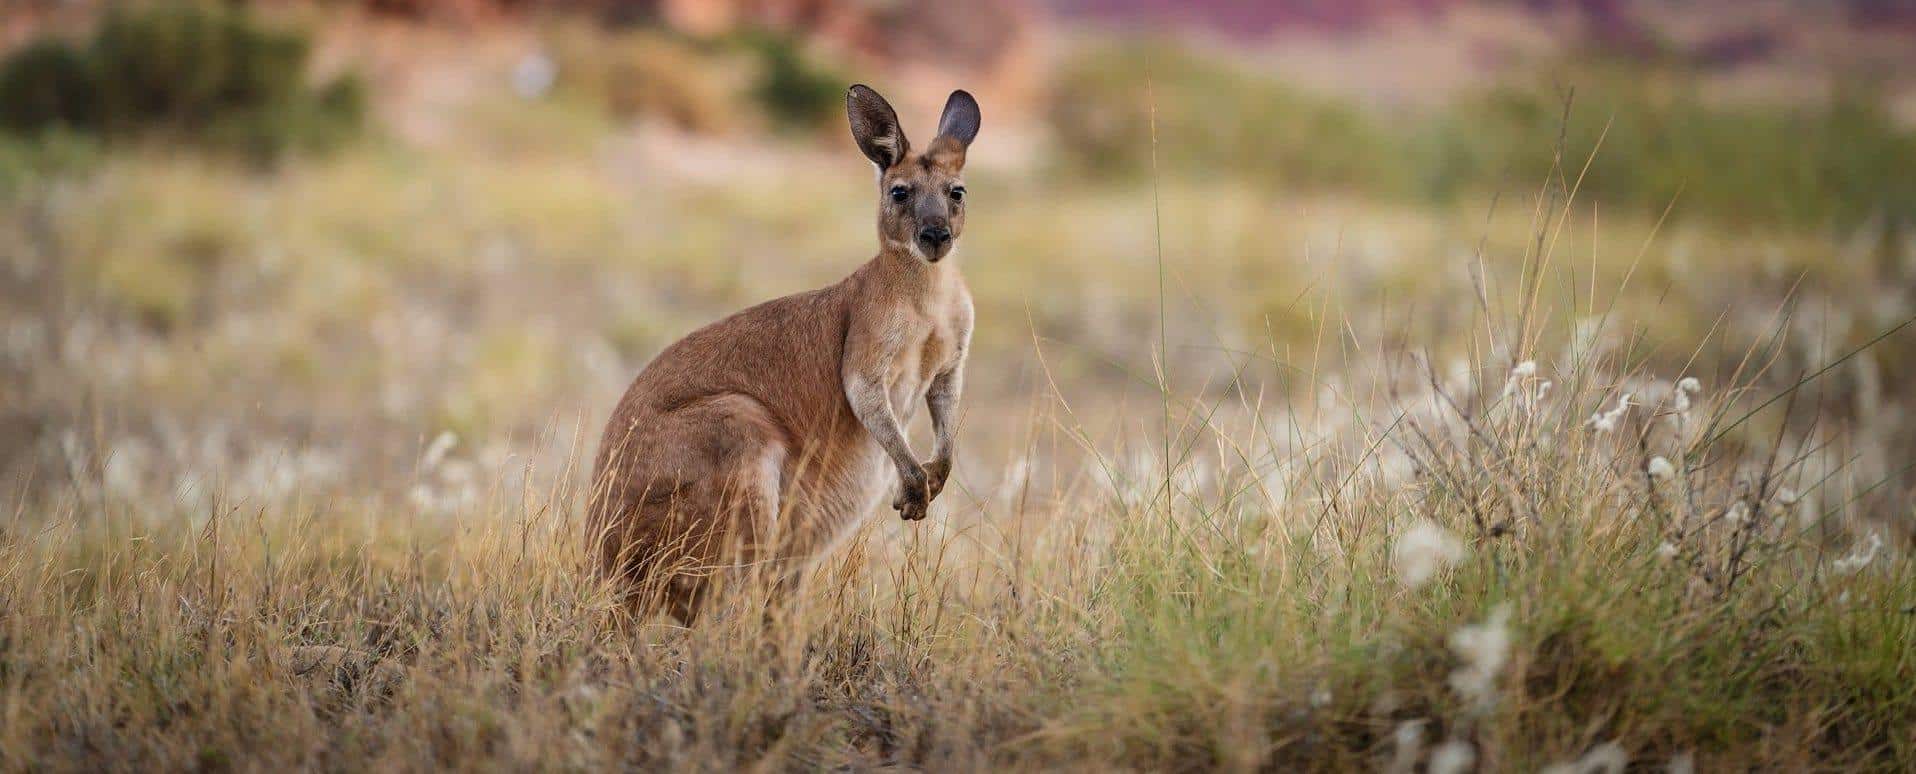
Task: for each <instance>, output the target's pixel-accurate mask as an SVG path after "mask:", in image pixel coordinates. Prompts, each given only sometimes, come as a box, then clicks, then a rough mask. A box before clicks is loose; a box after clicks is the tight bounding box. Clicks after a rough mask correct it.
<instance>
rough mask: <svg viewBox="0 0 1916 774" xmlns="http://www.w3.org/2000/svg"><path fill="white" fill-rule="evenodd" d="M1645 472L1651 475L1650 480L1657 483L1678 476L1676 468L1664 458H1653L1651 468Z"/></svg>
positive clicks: (1647, 468)
mask: <svg viewBox="0 0 1916 774" xmlns="http://www.w3.org/2000/svg"><path fill="white" fill-rule="evenodd" d="M1644 470H1645V472H1647V473H1649V474H1650V478H1652V479H1655V480H1657V481H1668V480H1670V478H1671V477H1673V476H1675V475H1676V466H1675V465H1672V464H1670V461H1669V460H1667V459H1664V458H1662V457H1651V458H1650V464H1649V466H1648V467H1646V468H1644Z"/></svg>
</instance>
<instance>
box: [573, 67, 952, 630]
mask: <svg viewBox="0 0 1916 774" xmlns="http://www.w3.org/2000/svg"><path fill="white" fill-rule="evenodd" d="M845 107H846V113H847V115H848V116H849V118H850V119H851V130H852V137H853V139H855V140H856V141H857V144H858V148H859V150H861V151H863V152H864V154H865V156H866V158H869V159H871V161H872V163H873V164H875V165H876V166H877V167H878V253H877V255H875V256H873V257H872V258H871V259H870V260H868V261H866V262H865V263H864V265H862V266H860V267H858V268H857V269H856V270H854V271H853V272H852V273H851V275H850V276H847V277H846V278H844V279H843V280H840V281H839V282H837V283H836V284H833V285H831V286H828V287H824V288H820V289H817V290H813V291H809V292H805V293H798V294H796V295H790V296H785V297H783V298H778V299H774V300H771V301H767V302H764V303H762V304H759V305H757V306H754V307H751V308H749V309H746V310H744V311H742V312H739V313H737V314H734V315H732V316H730V317H727V318H725V319H722V320H719V321H718V322H715V323H712V324H710V325H707V326H705V327H703V328H700V329H698V330H696V331H693V332H692V333H690V334H688V335H686V337H685V338H683V339H680V340H679V341H678V342H676V343H674V344H672V345H671V346H669V347H666V348H665V349H664V350H663V351H661V352H660V353H659V355H658V356H657V357H656V358H653V360H652V362H651V363H650V364H648V365H647V366H646V367H645V369H644V370H643V371H641V372H640V373H639V375H638V377H637V378H636V379H634V380H633V382H632V385H631V387H629V388H628V389H627V390H626V392H625V396H624V397H623V398H621V399H620V401H619V404H618V406H617V408H615V409H614V410H613V412H612V417H611V419H610V420H608V421H607V422H606V427H605V434H604V436H603V438H602V439H601V440H600V447H599V454H598V457H597V459H596V461H595V464H594V474H593V482H594V485H593V491H592V496H591V498H590V501H589V503H588V508H587V516H588V518H587V527H588V529H589V530H590V533H591V535H590V539H591V540H592V542H593V545H592V548H593V550H592V552H591V553H592V555H594V556H595V557H596V559H597V561H598V564H599V567H598V569H599V570H600V571H601V572H602V573H605V574H606V575H607V576H609V577H611V578H613V579H614V580H615V581H616V582H618V583H619V584H620V585H621V587H622V589H623V590H624V591H625V593H626V594H627V597H626V599H627V604H628V606H629V607H630V608H632V609H633V610H634V612H636V613H643V612H648V611H650V610H653V609H656V608H657V606H658V605H659V604H660V603H663V606H664V608H665V610H666V612H669V613H670V614H671V615H673V616H674V617H676V618H678V619H679V620H680V621H681V622H683V623H685V624H687V625H690V624H691V623H692V622H693V620H694V618H695V617H696V615H697V614H698V611H699V605H700V602H701V600H702V599H703V597H704V596H705V592H706V590H707V589H708V587H709V585H710V582H711V580H712V577H713V575H714V574H715V573H717V572H720V571H723V570H725V569H728V568H732V569H736V568H744V567H766V566H771V567H776V568H777V569H776V570H775V572H776V573H777V574H778V576H779V579H780V580H779V583H780V586H781V587H783V586H784V585H786V584H788V583H790V582H792V581H793V580H795V578H796V575H797V573H798V572H800V571H802V568H803V567H802V566H803V564H804V563H805V562H807V561H808V560H812V559H816V558H817V557H819V556H821V555H823V554H825V553H826V552H828V551H829V549H830V548H831V547H832V546H833V545H834V544H835V543H836V541H837V540H838V539H839V538H841V537H842V536H844V535H845V534H847V533H848V532H849V528H850V527H852V526H853V525H854V524H855V523H856V522H857V520H858V519H859V518H860V517H862V516H864V515H865V514H867V513H869V512H871V511H872V510H873V508H874V507H875V506H876V505H877V504H878V502H879V501H880V500H881V499H882V498H883V496H884V494H885V493H886V490H887V486H888V484H889V482H890V480H891V479H892V478H894V477H895V478H896V480H897V482H898V490H897V495H896V497H895V498H894V499H893V500H892V503H891V505H892V508H894V509H896V510H897V511H898V514H899V516H900V517H902V518H904V519H906V520H908V521H917V520H921V519H923V518H925V515H926V513H927V511H928V509H929V507H930V505H931V502H932V501H933V500H934V499H936V498H937V497H938V495H939V493H940V492H942V491H944V488H945V481H946V480H947V479H948V478H949V477H950V475H951V468H952V454H953V451H954V445H955V441H956V432H957V429H956V420H957V412H958V398H959V394H960V392H961V390H962V387H963V384H964V366H965V356H966V352H967V350H968V348H969V346H970V343H971V326H972V305H971V293H970V291H969V290H967V289H966V287H965V281H964V279H963V278H962V277H961V276H959V273H958V268H957V266H956V265H955V264H956V259H955V258H954V257H953V249H954V245H955V244H956V242H957V240H958V238H959V236H960V235H961V234H963V233H964V228H965V186H964V181H963V178H962V172H963V171H964V166H965V151H966V149H967V148H968V147H970V145H971V141H972V139H973V138H974V137H976V136H977V134H978V122H979V114H978V103H977V101H976V100H974V99H972V97H971V95H970V94H968V93H966V92H964V91H954V92H952V93H951V97H950V98H949V99H948V100H947V101H946V103H945V109H944V113H943V115H942V116H941V117H940V118H939V121H938V136H937V137H936V138H935V139H933V140H932V141H931V142H930V144H928V145H927V146H926V147H925V150H924V152H923V153H914V152H913V150H912V146H911V143H910V142H908V141H907V140H906V139H905V132H904V130H903V129H902V128H900V126H899V124H898V116H897V114H896V113H895V112H894V111H893V110H892V107H891V105H890V103H887V102H886V101H885V98H884V97H881V96H879V94H878V92H876V91H873V90H872V89H871V88H869V87H867V86H864V85H862V84H861V85H854V86H852V87H851V88H850V89H849V90H848V91H847V93H846V99H845ZM920 399H923V400H924V402H925V405H926V407H927V408H928V409H929V411H930V414H931V425H932V430H933V437H934V440H933V443H932V452H931V459H930V460H929V461H924V462H921V461H920V460H919V458H918V457H916V456H915V455H913V453H912V449H911V446H910V444H909V443H907V441H906V438H905V431H904V427H905V426H906V423H908V422H909V421H910V420H911V418H912V416H913V415H914V414H915V412H916V408H917V403H918V401H919V400H920ZM887 467H889V468H890V470H891V471H893V472H894V474H895V476H887V475H886V468H887Z"/></svg>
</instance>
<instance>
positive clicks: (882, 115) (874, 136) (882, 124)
mask: <svg viewBox="0 0 1916 774" xmlns="http://www.w3.org/2000/svg"><path fill="white" fill-rule="evenodd" d="M845 115H846V116H848V117H850V118H851V120H852V139H854V140H857V141H858V149H859V150H861V151H864V152H865V158H868V159H871V160H872V163H873V164H877V165H878V168H879V169H880V170H881V171H882V170H885V169H889V168H890V167H891V165H893V164H896V163H898V162H899V161H901V160H903V159H904V158H905V154H906V153H907V152H909V151H910V150H911V143H909V142H906V140H905V130H904V129H902V128H900V127H899V126H898V113H897V112H896V111H893V110H892V109H891V103H889V102H886V101H885V98H884V97H880V96H878V92H875V91H872V89H871V87H870V86H866V85H865V84H862V83H860V84H855V85H853V86H852V87H851V89H850V90H848V91H846V92H845Z"/></svg>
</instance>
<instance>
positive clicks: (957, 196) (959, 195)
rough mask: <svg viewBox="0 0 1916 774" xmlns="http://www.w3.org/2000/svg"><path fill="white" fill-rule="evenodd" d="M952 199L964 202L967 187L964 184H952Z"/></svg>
mask: <svg viewBox="0 0 1916 774" xmlns="http://www.w3.org/2000/svg"><path fill="white" fill-rule="evenodd" d="M951 200H952V201H954V202H962V201H964V200H965V187H964V186H962V185H955V186H952V187H951Z"/></svg>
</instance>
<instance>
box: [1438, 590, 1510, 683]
mask: <svg viewBox="0 0 1916 774" xmlns="http://www.w3.org/2000/svg"><path fill="white" fill-rule="evenodd" d="M1509 621H1510V606H1509V605H1507V604H1504V605H1498V606H1497V609H1495V610H1492V611H1491V612H1490V617H1489V618H1488V619H1486V620H1485V621H1484V622H1483V623H1481V624H1473V625H1470V626H1464V627H1461V628H1459V629H1457V630H1456V631H1454V632H1451V633H1450V650H1451V652H1453V653H1456V654H1457V657H1458V658H1460V659H1462V660H1463V664H1462V665H1460V666H1458V667H1457V668H1456V669H1455V670H1453V671H1451V673H1450V688H1451V690H1454V691H1456V692H1457V693H1458V695H1460V696H1462V697H1464V698H1465V699H1469V700H1471V701H1472V702H1475V703H1476V705H1477V707H1478V708H1479V709H1488V708H1489V706H1490V705H1491V703H1492V702H1493V701H1495V699H1496V694H1495V691H1496V687H1497V685H1496V683H1497V673H1498V672H1501V671H1503V668H1504V662H1505V661H1507V660H1508V659H1509V658H1510V628H1509V626H1508V625H1507V624H1508V623H1509Z"/></svg>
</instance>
